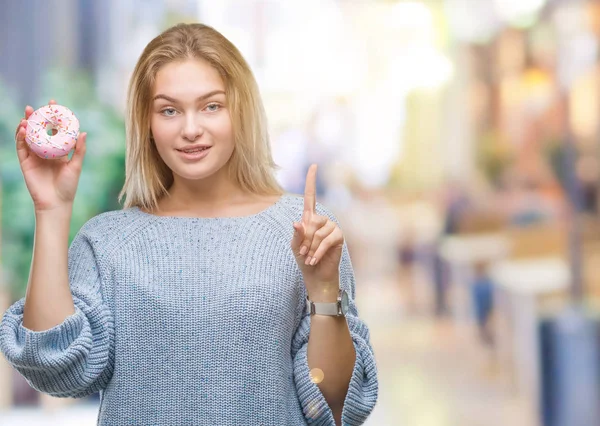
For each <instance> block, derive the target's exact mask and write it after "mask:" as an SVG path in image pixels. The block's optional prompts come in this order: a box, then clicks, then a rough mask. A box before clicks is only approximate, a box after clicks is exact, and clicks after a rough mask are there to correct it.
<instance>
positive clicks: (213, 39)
mask: <svg viewBox="0 0 600 426" xmlns="http://www.w3.org/2000/svg"><path fill="white" fill-rule="evenodd" d="M51 103H53V101H51ZM31 113H32V108H31V107H27V108H26V110H25V118H27V117H29V115H30V114H31ZM25 124H26V120H25V119H24V120H23V121H22V122H21V124H20V125H19V128H18V130H17V136H16V140H17V152H18V157H19V161H20V163H21V168H22V171H23V175H24V178H25V181H26V184H27V188H28V190H29V192H30V193H31V196H32V199H33V202H34V206H35V214H36V232H35V244H34V253H33V261H32V266H31V275H30V280H29V283H28V289H27V294H26V296H25V297H24V298H23V299H21V300H19V301H17V302H16V303H15V304H14V305H12V306H11V307H10V308H9V309H8V310H7V312H6V314H5V315H4V317H3V320H2V323H1V327H0V349H1V351H2V352H3V354H4V355H5V357H6V358H7V359H8V361H9V362H10V363H11V364H12V365H13V366H14V368H15V369H17V371H19V372H20V373H21V374H22V375H23V376H24V377H25V378H26V379H27V380H28V381H29V383H30V384H31V386H33V387H34V388H35V389H37V390H39V391H41V392H45V393H48V394H50V395H54V396H59V397H75V398H80V397H84V396H86V395H89V394H92V393H94V392H100V396H101V406H100V410H99V415H98V423H99V424H100V425H110V426H118V425H184V424H185V425H277V426H281V425H304V424H319V425H334V424H337V425H341V424H344V425H359V424H362V423H363V422H364V420H365V419H366V418H367V416H368V415H369V414H370V412H371V411H372V409H373V407H374V405H375V403H376V401H377V396H378V379H377V369H376V364H375V358H374V354H373V349H372V346H371V343H370V341H369V330H368V327H367V326H366V324H365V323H364V322H363V321H362V320H360V319H359V318H358V312H357V309H356V304H355V300H354V298H355V280H354V272H353V269H352V264H351V261H350V256H349V253H348V250H347V246H346V244H345V242H344V238H343V235H342V232H341V230H340V227H339V223H338V221H337V220H336V218H335V217H334V215H333V214H332V213H331V212H330V211H329V210H328V209H327V208H325V207H324V206H323V205H322V204H320V203H318V202H317V201H316V200H315V182H316V166H314V165H313V166H312V167H311V168H310V169H309V172H308V175H307V180H306V191H305V194H304V196H303V197H302V196H296V195H292V194H286V193H284V191H283V190H282V189H281V187H280V186H279V185H278V184H277V182H276V180H275V179H274V176H273V171H274V169H275V168H276V165H275V164H274V162H273V160H272V156H271V151H270V146H269V140H268V136H267V129H266V120H265V115H264V109H263V106H262V101H261V99H260V96H259V91H258V88H257V85H256V82H255V80H254V77H253V75H252V73H251V71H250V69H249V67H248V65H247V63H246V61H245V60H244V59H243V57H242V56H241V54H240V53H239V51H238V50H237V49H236V48H235V46H233V45H232V44H231V43H230V42H229V41H228V40H227V39H226V38H225V37H223V36H222V35H221V34H220V33H218V32H217V31H215V30H214V29H212V28H210V27H208V26H205V25H201V24H185V25H184V24H180V25H177V26H175V27H172V28H170V29H168V30H166V31H165V32H164V33H162V34H160V35H159V36H158V37H156V38H155V39H154V40H152V41H151V42H150V43H149V44H148V46H147V47H146V48H145V50H144V51H143V53H142V55H141V57H140V59H139V61H138V63H137V65H136V67H135V70H134V72H133V76H132V78H131V82H130V86H129V94H128V113H127V147H126V149H127V162H126V180H125V185H124V187H123V191H122V193H121V196H122V197H125V201H124V208H123V210H118V211H111V212H106V213H102V214H100V215H98V216H96V217H94V218H92V219H91V220H89V221H88V222H87V223H86V224H85V225H84V226H83V227H82V228H81V230H80V231H79V232H78V233H77V235H76V237H75V239H74V240H73V242H72V244H71V246H70V247H69V248H68V250H67V247H68V231H69V224H70V218H71V212H72V206H73V200H74V197H75V192H76V188H77V184H78V180H79V175H80V172H81V169H82V164H83V158H84V154H85V139H86V135H85V133H82V134H81V135H80V137H79V140H78V142H77V145H76V148H75V152H74V154H73V156H72V158H71V160H68V159H67V157H64V158H62V159H59V160H42V159H40V158H39V157H37V156H36V155H35V154H33V153H30V151H29V149H28V147H27V145H26V143H25V141H24V133H25V130H24V129H25Z"/></svg>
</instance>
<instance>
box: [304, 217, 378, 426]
mask: <svg viewBox="0 0 600 426" xmlns="http://www.w3.org/2000/svg"><path fill="white" fill-rule="evenodd" d="M317 212H318V210H317ZM320 214H322V213H320ZM328 215H329V216H330V217H331V218H332V219H333V220H334V221H336V222H337V220H336V219H335V217H333V215H331V214H330V213H328ZM338 225H339V224H338ZM340 287H341V288H343V289H344V290H346V292H347V293H348V296H349V301H350V307H349V310H348V313H347V315H346V320H347V323H348V328H349V330H350V335H351V337H352V341H353V343H354V350H355V352H356V361H355V364H354V370H353V372H352V377H351V379H350V385H349V387H348V392H347V394H346V398H345V400H344V406H343V409H342V424H343V425H344V426H356V425H362V424H363V423H364V422H365V420H366V419H367V417H368V416H369V415H370V414H371V412H372V411H373V408H374V407H375V403H376V402H377V398H378V393H379V381H378V378H377V366H376V364H375V355H374V352H373V348H372V346H371V343H370V337H369V328H368V327H367V325H366V324H365V322H364V321H362V320H361V319H360V318H359V317H358V310H357V308H356V303H355V289H356V288H355V287H356V286H355V277H354V271H353V269H352V263H351V260H350V255H349V253H348V247H347V245H346V243H345V242H344V246H343V250H342V259H341V262H340ZM304 298H306V292H304ZM309 332H310V315H309V314H308V313H306V312H304V314H303V317H302V320H301V322H300V325H299V326H298V329H297V330H296V332H295V334H294V337H293V340H292V359H293V366H294V367H293V368H294V381H295V384H296V388H297V391H298V396H299V399H300V403H301V405H302V410H303V412H304V415H305V418H306V421H307V423H308V424H309V425H327V426H329V425H331V426H335V420H334V418H333V412H332V410H331V408H330V407H329V405H328V404H327V401H326V400H325V397H324V396H323V394H322V392H321V390H320V389H319V387H318V386H317V384H315V383H313V381H312V380H311V378H310V368H309V366H308V358H307V349H308V337H309Z"/></svg>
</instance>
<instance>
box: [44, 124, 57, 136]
mask: <svg viewBox="0 0 600 426" xmlns="http://www.w3.org/2000/svg"><path fill="white" fill-rule="evenodd" d="M57 133H58V130H57V129H56V127H53V126H48V127H47V128H46V134H47V135H48V136H54V135H56V134H57Z"/></svg>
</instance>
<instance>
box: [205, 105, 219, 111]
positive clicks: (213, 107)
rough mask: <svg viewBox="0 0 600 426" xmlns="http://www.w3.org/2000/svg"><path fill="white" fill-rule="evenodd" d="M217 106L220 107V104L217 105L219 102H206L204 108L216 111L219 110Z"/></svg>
mask: <svg viewBox="0 0 600 426" xmlns="http://www.w3.org/2000/svg"><path fill="white" fill-rule="evenodd" d="M219 108H221V105H219V104H208V105H207V106H206V109H207V110H208V111H209V112H216V111H218V110H219Z"/></svg>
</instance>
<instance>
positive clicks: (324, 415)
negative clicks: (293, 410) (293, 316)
mask: <svg viewBox="0 0 600 426" xmlns="http://www.w3.org/2000/svg"><path fill="white" fill-rule="evenodd" d="M347 319H348V323H349V324H348V325H349V328H350V330H351V331H350V335H351V337H352V342H353V344H354V350H355V352H356V361H355V363H354V369H353V371H352V377H351V379H350V384H349V387H348V392H347V394H346V398H345V400H344V406H343V409H342V424H343V425H344V426H358V425H362V424H363V423H364V422H365V420H366V419H367V417H368V416H369V414H370V413H371V411H372V410H373V407H374V405H375V403H376V401H377V396H378V380H377V369H376V364H375V359H374V355H373V352H372V351H371V349H370V347H369V346H368V345H367V344H366V343H365V341H364V340H363V338H362V337H361V335H359V334H358V333H356V332H355V331H353V329H355V328H356V327H353V326H352V325H355V326H357V325H359V324H360V321H359V320H356V318H354V317H350V316H349V317H347ZM355 321H356V322H357V324H353V323H354V322H355ZM300 327H301V328H303V329H302V330H301V331H300V332H301V333H302V334H303V335H304V333H306V334H308V331H309V330H308V329H309V327H310V325H309V324H308V322H307V321H303V322H302V324H301V325H300ZM359 328H360V326H359ZM307 350H308V343H306V344H304V345H303V346H302V347H301V348H300V349H299V350H298V352H297V354H296V358H295V359H294V379H295V383H296V388H297V391H298V397H299V399H300V402H301V405H302V410H303V412H304V416H305V418H306V420H307V423H308V424H309V425H323V426H329V425H335V420H334V418H333V412H332V411H331V408H330V407H329V405H328V404H327V401H326V400H325V397H324V396H323V393H322V392H321V389H320V388H319V387H318V386H317V384H316V383H314V382H313V381H312V380H311V379H310V367H309V365H308V356H307Z"/></svg>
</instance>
